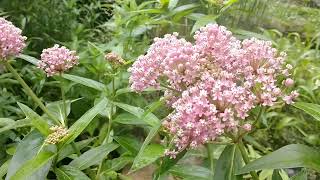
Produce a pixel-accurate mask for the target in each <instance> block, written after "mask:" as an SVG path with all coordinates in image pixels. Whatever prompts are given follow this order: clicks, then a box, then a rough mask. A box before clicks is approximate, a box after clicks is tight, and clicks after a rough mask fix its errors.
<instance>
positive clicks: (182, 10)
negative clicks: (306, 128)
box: [169, 3, 199, 16]
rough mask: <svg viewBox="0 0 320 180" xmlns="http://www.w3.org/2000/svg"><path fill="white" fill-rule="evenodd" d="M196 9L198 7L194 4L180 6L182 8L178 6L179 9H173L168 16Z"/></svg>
mask: <svg viewBox="0 0 320 180" xmlns="http://www.w3.org/2000/svg"><path fill="white" fill-rule="evenodd" d="M197 7H199V4H196V3H193V4H186V5H182V6H179V7H177V8H175V9H173V10H172V11H171V12H170V13H169V16H170V15H177V14H178V13H182V12H184V11H188V10H191V9H194V8H197Z"/></svg>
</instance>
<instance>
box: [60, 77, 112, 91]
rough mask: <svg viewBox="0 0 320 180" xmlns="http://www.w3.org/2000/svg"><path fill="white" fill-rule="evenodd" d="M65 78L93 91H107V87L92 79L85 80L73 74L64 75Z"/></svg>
mask: <svg viewBox="0 0 320 180" xmlns="http://www.w3.org/2000/svg"><path fill="white" fill-rule="evenodd" d="M62 77H63V78H65V79H68V80H70V81H73V82H76V83H79V84H82V85H84V86H87V87H91V88H93V89H96V90H98V91H105V90H106V86H105V85H104V84H102V83H100V82H98V81H95V80H92V79H88V78H84V77H80V76H75V75H71V74H63V75H62Z"/></svg>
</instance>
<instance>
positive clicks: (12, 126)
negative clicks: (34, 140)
mask: <svg viewBox="0 0 320 180" xmlns="http://www.w3.org/2000/svg"><path fill="white" fill-rule="evenodd" d="M25 126H32V123H31V120H30V119H22V120H17V121H14V122H13V123H10V124H8V125H6V126H4V127H2V128H0V133H3V132H5V131H8V130H11V129H17V128H20V127H25Z"/></svg>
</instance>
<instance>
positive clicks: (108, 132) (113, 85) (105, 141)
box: [96, 77, 116, 179]
mask: <svg viewBox="0 0 320 180" xmlns="http://www.w3.org/2000/svg"><path fill="white" fill-rule="evenodd" d="M115 92H116V91H115V80H114V77H113V78H112V100H113V98H114V97H115ZM110 106H111V107H110V111H111V112H110V114H109V117H108V119H109V122H108V129H107V136H106V137H105V139H104V140H103V142H102V144H105V143H107V142H109V138H110V132H111V127H112V114H113V106H114V105H113V104H112V103H111V105H110ZM103 162H104V159H103V160H102V161H101V163H100V164H99V167H98V170H97V175H96V179H98V177H99V175H100V172H101V168H102V165H103Z"/></svg>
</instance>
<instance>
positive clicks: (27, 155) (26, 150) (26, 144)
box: [6, 131, 50, 180]
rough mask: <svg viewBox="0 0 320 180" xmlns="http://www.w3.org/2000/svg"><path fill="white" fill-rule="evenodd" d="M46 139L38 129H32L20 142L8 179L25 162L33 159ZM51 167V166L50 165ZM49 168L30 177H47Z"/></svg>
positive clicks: (8, 179)
mask: <svg viewBox="0 0 320 180" xmlns="http://www.w3.org/2000/svg"><path fill="white" fill-rule="evenodd" d="M43 141H44V137H43V136H42V135H41V134H40V133H39V132H38V131H31V132H30V133H29V134H28V135H27V136H25V137H24V138H23V140H22V141H21V142H20V143H19V144H18V146H17V148H16V152H15V153H14V155H13V157H12V159H11V161H10V164H9V168H8V172H7V176H6V180H10V179H11V176H12V175H13V174H15V173H16V172H17V171H18V169H20V167H21V166H22V165H23V164H25V162H27V161H30V160H31V159H33V158H34V157H35V156H36V154H37V152H38V151H39V150H40V147H41V146H42V144H43ZM49 167H50V166H49ZM48 171H49V169H48V168H43V169H42V170H39V171H38V172H37V173H34V174H33V176H31V177H30V176H29V178H30V179H45V177H46V175H47V173H48Z"/></svg>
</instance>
